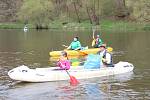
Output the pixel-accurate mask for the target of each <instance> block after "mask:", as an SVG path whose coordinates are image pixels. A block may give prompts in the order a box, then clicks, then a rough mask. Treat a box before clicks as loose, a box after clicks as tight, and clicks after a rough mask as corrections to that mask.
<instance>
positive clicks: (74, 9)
mask: <svg viewBox="0 0 150 100" xmlns="http://www.w3.org/2000/svg"><path fill="white" fill-rule="evenodd" d="M6 1H7V0H6ZM17 1H18V2H19V3H17ZM17 1H15V2H16V4H15V3H14V2H13V3H14V4H13V5H18V6H17V7H15V9H16V10H13V12H14V13H15V14H12V15H13V17H12V18H13V19H14V20H13V22H7V23H5V22H3V23H1V24H0V28H5V29H6V28H23V27H24V25H25V24H27V25H28V27H29V28H36V29H49V28H53V29H56V28H57V29H64V28H65V29H72V28H76V29H87V28H91V27H92V26H97V27H98V28H101V29H104V30H150V23H149V22H150V20H149V19H150V15H149V12H150V6H149V5H150V1H149V0H36V2H35V0H17ZM3 3H4V2H3ZM10 6H11V5H10Z"/></svg>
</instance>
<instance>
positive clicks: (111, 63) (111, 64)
mask: <svg viewBox="0 0 150 100" xmlns="http://www.w3.org/2000/svg"><path fill="white" fill-rule="evenodd" d="M107 53H109V52H107V51H105V52H104V54H103V57H102V58H104V59H106V54H107ZM109 54H110V53H109ZM110 56H111V62H110V64H107V63H106V62H103V61H102V62H103V64H104V65H106V66H107V67H114V64H113V59H112V54H110Z"/></svg>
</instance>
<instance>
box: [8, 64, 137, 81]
mask: <svg viewBox="0 0 150 100" xmlns="http://www.w3.org/2000/svg"><path fill="white" fill-rule="evenodd" d="M133 69H134V66H133V65H132V64H131V63H128V62H119V63H117V64H115V65H114V67H101V68H99V69H85V68H84V66H77V67H71V69H70V70H68V72H69V73H70V75H72V76H75V77H76V78H77V79H87V78H94V77H102V76H109V75H116V74H123V73H127V72H130V71H133ZM8 75H9V77H10V78H11V79H13V80H18V81H25V82H48V81H60V80H69V76H68V74H67V73H66V71H65V70H59V69H58V67H51V68H36V69H30V68H28V67H27V66H24V65H22V66H19V67H17V68H14V69H12V70H10V71H9V72H8Z"/></svg>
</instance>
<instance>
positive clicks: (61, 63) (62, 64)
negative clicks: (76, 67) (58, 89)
mask: <svg viewBox="0 0 150 100" xmlns="http://www.w3.org/2000/svg"><path fill="white" fill-rule="evenodd" d="M57 65H58V66H59V67H60V69H66V70H69V69H70V61H69V60H68V57H67V60H59V61H58V63H57Z"/></svg>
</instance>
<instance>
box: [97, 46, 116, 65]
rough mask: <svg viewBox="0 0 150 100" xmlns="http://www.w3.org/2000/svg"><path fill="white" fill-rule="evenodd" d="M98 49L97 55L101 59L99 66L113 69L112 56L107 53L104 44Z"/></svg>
mask: <svg viewBox="0 0 150 100" xmlns="http://www.w3.org/2000/svg"><path fill="white" fill-rule="evenodd" d="M99 48H100V51H99V52H98V54H99V55H100V57H101V60H100V66H103V67H105V66H106V67H113V66H114V65H113V60H112V55H111V54H110V53H109V52H107V50H106V44H102V45H101V46H100V47H99Z"/></svg>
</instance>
